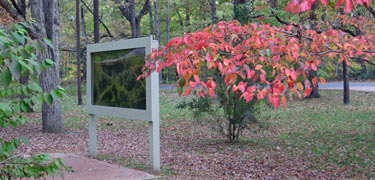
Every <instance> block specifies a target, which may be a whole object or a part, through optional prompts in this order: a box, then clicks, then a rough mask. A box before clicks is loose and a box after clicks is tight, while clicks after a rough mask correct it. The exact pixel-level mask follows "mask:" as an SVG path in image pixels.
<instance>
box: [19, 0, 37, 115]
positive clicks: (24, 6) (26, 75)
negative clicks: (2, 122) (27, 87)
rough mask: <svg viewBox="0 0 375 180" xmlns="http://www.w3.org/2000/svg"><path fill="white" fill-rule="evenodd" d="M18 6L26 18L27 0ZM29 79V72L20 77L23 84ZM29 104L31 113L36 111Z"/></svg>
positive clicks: (22, 0) (21, 1) (20, 0)
mask: <svg viewBox="0 0 375 180" xmlns="http://www.w3.org/2000/svg"><path fill="white" fill-rule="evenodd" d="M17 7H18V9H19V10H20V14H21V16H22V17H23V19H24V20H26V2H25V0H19V1H18V2H17ZM29 79H30V77H29V73H26V74H25V75H23V76H21V77H20V83H21V84H28V83H29ZM21 98H22V99H24V98H27V96H24V95H22V96H21ZM28 106H29V108H28V109H29V111H28V112H29V113H30V112H34V109H33V108H32V106H30V105H28Z"/></svg>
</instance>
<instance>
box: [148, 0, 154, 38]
mask: <svg viewBox="0 0 375 180" xmlns="http://www.w3.org/2000/svg"><path fill="white" fill-rule="evenodd" d="M149 14H150V35H151V36H152V37H154V34H155V32H154V13H153V5H152V2H150V13H149Z"/></svg>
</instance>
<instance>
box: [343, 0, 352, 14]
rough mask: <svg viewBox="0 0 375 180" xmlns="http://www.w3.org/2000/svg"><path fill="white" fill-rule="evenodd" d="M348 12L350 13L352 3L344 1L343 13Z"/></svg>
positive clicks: (347, 0)
mask: <svg viewBox="0 0 375 180" xmlns="http://www.w3.org/2000/svg"><path fill="white" fill-rule="evenodd" d="M350 11H352V2H351V1H350V0H346V4H345V12H346V13H350Z"/></svg>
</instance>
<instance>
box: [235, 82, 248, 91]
mask: <svg viewBox="0 0 375 180" xmlns="http://www.w3.org/2000/svg"><path fill="white" fill-rule="evenodd" d="M246 86H247V83H244V82H240V83H239V84H238V86H237V87H238V89H239V90H240V91H241V92H244V91H245V89H246Z"/></svg>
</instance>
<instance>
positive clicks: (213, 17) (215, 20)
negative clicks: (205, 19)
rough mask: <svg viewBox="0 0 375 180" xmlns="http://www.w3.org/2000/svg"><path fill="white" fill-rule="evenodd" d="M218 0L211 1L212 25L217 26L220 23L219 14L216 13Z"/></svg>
mask: <svg viewBox="0 0 375 180" xmlns="http://www.w3.org/2000/svg"><path fill="white" fill-rule="evenodd" d="M216 11H217V10H216V0H210V12H211V23H212V24H215V23H217V21H218V19H219V18H218V17H217V12H216Z"/></svg>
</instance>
